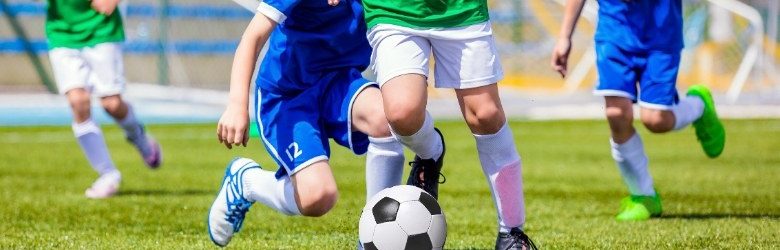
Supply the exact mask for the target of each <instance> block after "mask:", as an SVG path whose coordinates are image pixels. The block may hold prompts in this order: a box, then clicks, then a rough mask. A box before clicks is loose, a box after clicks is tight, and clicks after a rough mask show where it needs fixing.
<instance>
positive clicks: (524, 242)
mask: <svg viewBox="0 0 780 250" xmlns="http://www.w3.org/2000/svg"><path fill="white" fill-rule="evenodd" d="M509 237H511V238H512V244H509V245H508V247H507V249H511V248H512V247H513V246H516V245H520V246H521V247H526V249H531V250H537V249H539V248H537V247H536V244H534V241H532V240H531V238H529V237H528V235H526V234H525V233H524V232H523V230H520V229H517V228H512V230H511V231H509Z"/></svg>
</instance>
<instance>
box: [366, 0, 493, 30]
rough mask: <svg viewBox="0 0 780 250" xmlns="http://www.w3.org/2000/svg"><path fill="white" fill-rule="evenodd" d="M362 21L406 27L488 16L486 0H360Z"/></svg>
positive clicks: (448, 24) (471, 20)
mask: <svg viewBox="0 0 780 250" xmlns="http://www.w3.org/2000/svg"><path fill="white" fill-rule="evenodd" d="M363 9H364V11H365V13H366V23H367V24H368V28H369V29H371V28H373V27H374V26H376V25H377V24H393V25H398V26H403V27H408V28H453V27H461V26H467V25H472V24H477V23H482V22H486V21H488V20H489V19H490V15H489V14H488V8H487V0H363Z"/></svg>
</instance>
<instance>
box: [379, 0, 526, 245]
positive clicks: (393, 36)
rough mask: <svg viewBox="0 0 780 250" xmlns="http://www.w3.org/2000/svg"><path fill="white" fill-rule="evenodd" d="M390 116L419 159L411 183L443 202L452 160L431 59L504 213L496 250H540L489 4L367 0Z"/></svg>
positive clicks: (457, 0) (447, 0) (399, 136)
mask: <svg viewBox="0 0 780 250" xmlns="http://www.w3.org/2000/svg"><path fill="white" fill-rule="evenodd" d="M363 7H364V10H365V18H366V23H367V25H368V28H369V33H368V40H369V42H370V43H371V46H372V47H373V53H372V56H371V59H372V63H373V66H372V68H373V70H374V72H375V73H376V75H377V82H378V83H379V85H380V86H381V91H382V97H383V100H384V109H385V114H386V115H387V119H388V121H389V123H390V126H391V129H392V132H393V134H394V135H395V137H396V138H397V139H398V140H399V141H400V142H401V143H402V144H404V145H405V146H407V147H408V148H410V149H411V150H412V151H414V153H415V154H416V157H415V161H414V162H413V163H412V170H411V173H410V174H409V179H408V180H407V184H410V185H415V186H419V187H421V188H423V189H424V190H426V191H428V192H429V193H431V194H432V195H433V196H434V197H438V184H439V175H440V174H441V172H440V171H441V168H442V160H443V159H444V154H445V145H444V140H443V137H442V135H441V133H440V132H439V131H438V130H437V129H436V128H434V124H433V119H432V118H431V116H430V115H429V114H428V112H427V111H426V109H425V108H426V104H427V98H428V96H427V94H428V93H427V78H428V72H429V68H428V67H429V65H428V62H429V61H428V60H429V57H430V56H431V54H432V55H433V57H434V59H435V60H436V65H435V86H436V87H438V88H450V89H454V90H455V94H456V95H457V98H458V101H459V104H460V109H461V112H462V114H463V117H464V118H465V120H466V123H467V124H468V126H469V128H470V129H471V132H472V134H473V135H474V139H475V140H476V144H477V153H478V155H479V159H480V163H481V165H482V170H483V173H484V174H485V177H486V179H487V181H488V184H489V186H490V190H491V192H492V196H493V202H494V204H495V207H496V210H497V214H498V229H499V230H498V231H499V233H498V237H497V239H496V244H495V247H496V249H527V248H531V247H535V246H534V245H533V243H532V242H531V240H530V239H529V238H528V236H527V235H526V234H525V233H524V232H523V225H524V223H525V204H524V198H523V182H522V171H521V160H520V155H519V154H518V152H517V149H516V146H515V141H514V138H513V136H512V130H511V129H510V128H509V126H508V125H507V122H506V117H505V114H504V110H503V108H502V106H501V101H500V98H499V95H498V87H497V84H496V83H497V82H498V81H499V80H501V79H502V78H503V71H502V69H501V64H500V62H499V58H498V53H497V50H496V44H495V41H494V39H493V31H492V28H491V23H490V21H489V19H490V17H489V14H488V9H487V1H486V0H476V1H465V0H439V1H430V0H363Z"/></svg>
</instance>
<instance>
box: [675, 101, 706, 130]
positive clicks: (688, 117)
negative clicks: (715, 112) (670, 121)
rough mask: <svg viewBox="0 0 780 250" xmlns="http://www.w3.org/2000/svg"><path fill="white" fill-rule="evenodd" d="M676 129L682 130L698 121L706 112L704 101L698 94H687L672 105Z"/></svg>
mask: <svg viewBox="0 0 780 250" xmlns="http://www.w3.org/2000/svg"><path fill="white" fill-rule="evenodd" d="M672 113H674V130H680V129H683V128H685V127H687V126H688V125H690V124H691V123H693V121H696V120H697V119H699V117H701V115H702V113H704V101H702V100H701V98H700V97H698V96H686V97H684V98H683V99H682V100H680V102H679V103H677V105H674V106H672Z"/></svg>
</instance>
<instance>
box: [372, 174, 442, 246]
mask: <svg viewBox="0 0 780 250" xmlns="http://www.w3.org/2000/svg"><path fill="white" fill-rule="evenodd" d="M359 227H360V228H359V233H360V244H361V245H362V246H363V248H364V249H365V250H374V249H378V250H395V249H442V248H443V247H444V241H445V240H446V239H447V220H445V218H444V212H443V211H442V210H441V207H440V206H439V203H438V202H437V201H436V199H434V198H433V196H431V195H430V194H428V193H427V192H425V191H423V190H422V189H420V188H417V187H415V186H408V185H400V186H395V187H391V188H386V189H385V190H382V191H380V192H379V193H377V194H376V195H374V197H371V199H370V200H369V201H368V203H366V206H365V207H364V208H363V213H362V214H361V215H360V225H359Z"/></svg>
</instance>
